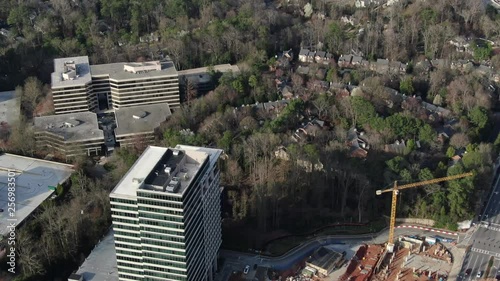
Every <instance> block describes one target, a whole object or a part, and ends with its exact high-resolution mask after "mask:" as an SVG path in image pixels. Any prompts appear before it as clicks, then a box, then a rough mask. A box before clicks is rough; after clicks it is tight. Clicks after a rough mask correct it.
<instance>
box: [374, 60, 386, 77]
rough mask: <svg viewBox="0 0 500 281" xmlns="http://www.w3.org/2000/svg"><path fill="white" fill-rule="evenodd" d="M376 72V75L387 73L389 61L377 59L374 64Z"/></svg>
mask: <svg viewBox="0 0 500 281" xmlns="http://www.w3.org/2000/svg"><path fill="white" fill-rule="evenodd" d="M375 67H376V69H375V70H376V71H377V72H378V73H381V74H382V73H387V72H388V71H389V60H388V59H377V63H376V64H375Z"/></svg>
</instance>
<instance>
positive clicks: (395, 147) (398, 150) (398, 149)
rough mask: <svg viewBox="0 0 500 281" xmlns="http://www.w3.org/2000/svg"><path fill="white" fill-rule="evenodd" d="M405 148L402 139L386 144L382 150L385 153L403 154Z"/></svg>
mask: <svg viewBox="0 0 500 281" xmlns="http://www.w3.org/2000/svg"><path fill="white" fill-rule="evenodd" d="M405 150H406V142H405V141H404V140H401V141H399V140H396V141H395V142H394V143H392V144H386V145H385V146H384V151H385V152H387V153H395V154H404V152H405Z"/></svg>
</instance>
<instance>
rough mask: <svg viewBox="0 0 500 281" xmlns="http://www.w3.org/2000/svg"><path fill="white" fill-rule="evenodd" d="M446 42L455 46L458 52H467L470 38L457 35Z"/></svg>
mask: <svg viewBox="0 0 500 281" xmlns="http://www.w3.org/2000/svg"><path fill="white" fill-rule="evenodd" d="M448 43H450V44H451V45H453V46H455V48H456V50H457V51H458V52H469V47H470V40H469V39H468V38H465V37H462V36H457V37H455V38H454V39H452V40H450V41H449V42H448Z"/></svg>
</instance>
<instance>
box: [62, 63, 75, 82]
mask: <svg viewBox="0 0 500 281" xmlns="http://www.w3.org/2000/svg"><path fill="white" fill-rule="evenodd" d="M76 70H77V69H76V64H75V61H72V60H70V61H66V62H64V71H63V74H62V77H63V80H73V79H75V78H77V77H78V75H77V73H76V72H77V71H76Z"/></svg>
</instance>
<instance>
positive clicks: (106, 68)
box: [90, 57, 178, 80]
mask: <svg viewBox="0 0 500 281" xmlns="http://www.w3.org/2000/svg"><path fill="white" fill-rule="evenodd" d="M90 70H91V72H92V76H109V78H110V79H112V80H135V79H145V78H153V77H162V76H172V77H176V76H177V74H178V73H177V70H176V69H175V65H174V63H173V62H172V61H171V60H170V58H169V57H167V59H166V60H165V61H150V62H118V63H108V64H97V65H91V66H90Z"/></svg>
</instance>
